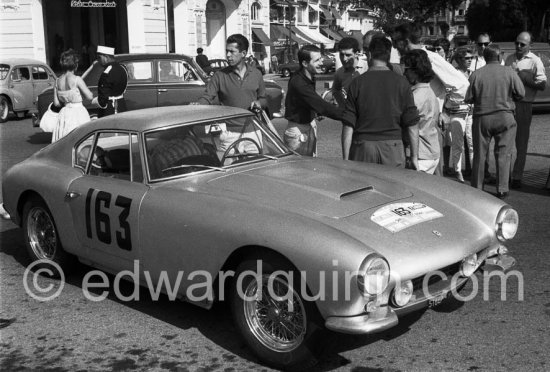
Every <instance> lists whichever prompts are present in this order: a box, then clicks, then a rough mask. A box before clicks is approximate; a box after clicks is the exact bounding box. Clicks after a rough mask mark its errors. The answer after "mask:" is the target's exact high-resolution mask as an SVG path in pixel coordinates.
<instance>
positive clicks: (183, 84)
mask: <svg viewBox="0 0 550 372" xmlns="http://www.w3.org/2000/svg"><path fill="white" fill-rule="evenodd" d="M156 66H157V69H156V75H157V79H158V85H157V99H158V106H159V107H162V106H175V105H188V104H189V103H190V102H196V101H197V100H198V99H199V98H200V97H201V96H202V95H203V94H204V90H205V84H204V82H203V81H202V80H201V78H200V77H199V75H198V73H197V72H196V71H195V69H194V68H193V66H191V65H190V64H189V63H187V61H184V60H180V59H173V60H157V61H156Z"/></svg>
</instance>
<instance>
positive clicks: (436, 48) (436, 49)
mask: <svg viewBox="0 0 550 372" xmlns="http://www.w3.org/2000/svg"><path fill="white" fill-rule="evenodd" d="M434 50H435V51H436V52H439V51H440V50H443V48H442V47H435V48H434Z"/></svg>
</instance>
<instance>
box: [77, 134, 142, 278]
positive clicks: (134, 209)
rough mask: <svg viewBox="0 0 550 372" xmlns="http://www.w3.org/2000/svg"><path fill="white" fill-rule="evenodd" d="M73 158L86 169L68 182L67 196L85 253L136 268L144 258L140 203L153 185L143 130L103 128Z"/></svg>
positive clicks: (112, 266) (109, 264)
mask: <svg viewBox="0 0 550 372" xmlns="http://www.w3.org/2000/svg"><path fill="white" fill-rule="evenodd" d="M90 149H93V151H90ZM74 158H75V166H77V167H80V168H81V169H83V170H84V171H85V173H84V174H83V176H82V177H79V178H77V179H75V180H74V181H73V182H72V183H71V184H70V185H69V188H68V189H67V197H66V198H67V201H68V203H69V208H70V211H71V214H72V221H73V224H74V226H73V228H74V231H75V232H76V235H77V238H78V240H79V242H80V243H81V245H82V246H83V247H84V248H85V257H86V258H87V259H89V260H90V261H92V262H94V263H95V264H96V265H99V266H101V267H105V268H107V269H109V270H112V271H120V270H132V269H133V267H134V266H133V265H134V260H138V259H139V239H138V237H139V210H140V204H141V200H142V198H143V196H144V195H145V193H146V192H147V190H148V187H147V186H146V185H145V184H144V183H143V171H142V161H141V157H140V152H139V142H138V135H137V134H136V133H127V132H115V131H106V132H99V133H97V134H95V135H91V136H90V137H88V138H86V139H85V140H84V141H82V142H81V143H80V144H78V145H77V147H76V149H75V156H74Z"/></svg>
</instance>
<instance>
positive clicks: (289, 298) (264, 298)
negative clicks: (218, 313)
mask: <svg viewBox="0 0 550 372" xmlns="http://www.w3.org/2000/svg"><path fill="white" fill-rule="evenodd" d="M258 260H261V261H262V267H263V270H262V271H263V272H262V273H259V274H258V275H250V271H252V272H254V273H255V272H256V270H257V260H256V259H249V260H247V261H244V262H243V263H241V264H240V265H239V267H238V268H237V272H236V275H235V278H239V277H242V279H243V280H242V285H239V281H238V280H236V281H235V283H236V284H237V285H234V286H233V288H232V294H231V310H232V313H233V318H234V320H235V324H236V326H237V328H238V329H239V331H240V333H241V334H242V336H243V337H244V339H245V341H246V343H247V344H248V346H249V347H250V348H251V349H252V351H253V352H254V353H255V354H256V355H257V356H258V357H259V358H260V359H261V360H262V361H263V362H265V363H266V364H268V365H270V366H272V367H275V368H281V369H295V370H303V369H305V368H308V367H311V366H313V365H314V364H316V357H315V350H316V346H317V343H316V342H315V341H314V340H313V337H312V335H313V334H314V333H315V332H316V331H317V330H318V326H317V325H316V324H315V322H314V321H313V319H317V316H318V315H317V314H318V312H317V309H316V307H315V304H313V303H310V302H306V301H305V300H304V299H303V298H302V296H301V295H300V293H299V290H298V288H301V286H300V280H301V277H300V275H299V274H297V273H296V271H295V269H294V268H293V267H292V265H290V264H289V263H288V262H286V261H285V260H283V259H282V258H280V257H277V256H274V255H273V256H271V257H269V258H267V259H266V258H265V257H264V258H262V259H260V258H258ZM279 270H280V271H279ZM276 271H277V272H278V275H272V274H273V273H274V272H276ZM245 272H247V274H246V275H245V274H243V273H245ZM281 272H283V273H284V275H279V273H281ZM258 279H260V280H258Z"/></svg>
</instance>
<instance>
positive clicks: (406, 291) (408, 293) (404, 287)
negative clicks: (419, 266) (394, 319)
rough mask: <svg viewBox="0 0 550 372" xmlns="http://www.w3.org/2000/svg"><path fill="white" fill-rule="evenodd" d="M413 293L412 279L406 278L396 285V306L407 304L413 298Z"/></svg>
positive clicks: (394, 300) (394, 296) (394, 301)
mask: <svg viewBox="0 0 550 372" xmlns="http://www.w3.org/2000/svg"><path fill="white" fill-rule="evenodd" d="M412 295H413V283H412V281H410V280H406V281H404V282H402V283H399V284H398V285H396V286H395V288H394V290H393V303H394V304H395V305H396V306H399V307H401V306H405V305H406V304H408V303H409V301H410V300H411V297H412Z"/></svg>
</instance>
